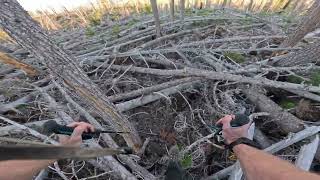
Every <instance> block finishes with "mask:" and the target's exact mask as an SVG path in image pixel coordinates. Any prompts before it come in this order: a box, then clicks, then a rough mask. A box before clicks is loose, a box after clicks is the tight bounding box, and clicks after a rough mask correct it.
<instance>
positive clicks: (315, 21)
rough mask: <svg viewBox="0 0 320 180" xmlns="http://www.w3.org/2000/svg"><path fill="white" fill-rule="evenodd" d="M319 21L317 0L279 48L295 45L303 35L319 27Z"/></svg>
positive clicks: (319, 14) (319, 4) (319, 12)
mask: <svg viewBox="0 0 320 180" xmlns="http://www.w3.org/2000/svg"><path fill="white" fill-rule="evenodd" d="M319 21H320V3H319V1H318V0H316V1H314V3H313V5H312V6H311V8H310V9H309V10H308V13H307V15H306V16H305V17H304V18H303V19H302V20H301V22H300V23H299V25H298V27H297V29H296V30H295V32H294V33H292V34H291V35H290V36H289V37H288V38H287V39H286V40H284V41H283V42H282V43H281V45H280V47H293V46H295V45H297V44H298V43H299V42H300V41H301V40H302V39H303V38H304V36H305V35H307V34H308V33H309V32H311V31H314V30H315V29H316V28H317V27H319Z"/></svg>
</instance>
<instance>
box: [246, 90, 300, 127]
mask: <svg viewBox="0 0 320 180" xmlns="http://www.w3.org/2000/svg"><path fill="white" fill-rule="evenodd" d="M242 91H243V93H244V94H245V95H246V97H247V98H248V99H249V100H250V101H251V102H253V103H254V104H256V106H257V108H258V109H259V110H260V111H262V112H268V113H270V115H269V116H270V119H272V122H274V123H276V124H277V125H278V126H279V127H280V128H281V130H282V131H284V132H286V133H290V132H298V131H301V130H302V129H303V128H304V126H303V123H302V121H301V120H300V119H298V118H297V117H295V116H294V115H292V114H290V113H288V112H286V111H284V110H283V109H282V108H281V107H280V106H279V105H278V104H276V103H275V102H273V101H272V100H271V99H269V98H268V97H267V96H265V95H263V94H261V93H259V92H258V90H257V89H254V88H251V89H243V90H242Z"/></svg>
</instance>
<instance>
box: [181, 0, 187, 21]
mask: <svg viewBox="0 0 320 180" xmlns="http://www.w3.org/2000/svg"><path fill="white" fill-rule="evenodd" d="M185 3H186V1H185V0H180V21H181V23H183V20H184V9H185Z"/></svg>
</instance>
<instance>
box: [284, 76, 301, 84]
mask: <svg viewBox="0 0 320 180" xmlns="http://www.w3.org/2000/svg"><path fill="white" fill-rule="evenodd" d="M303 81H304V80H303V79H302V78H301V77H298V76H294V75H290V76H288V77H287V82H291V83H295V84H301V83H302V82H303Z"/></svg>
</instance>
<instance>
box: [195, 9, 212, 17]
mask: <svg viewBox="0 0 320 180" xmlns="http://www.w3.org/2000/svg"><path fill="white" fill-rule="evenodd" d="M212 12H213V11H212V9H200V10H198V11H197V13H196V15H197V16H208V15H210V14H212Z"/></svg>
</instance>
